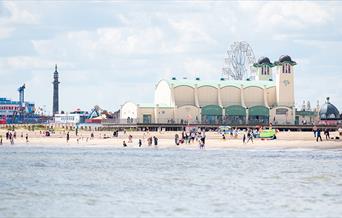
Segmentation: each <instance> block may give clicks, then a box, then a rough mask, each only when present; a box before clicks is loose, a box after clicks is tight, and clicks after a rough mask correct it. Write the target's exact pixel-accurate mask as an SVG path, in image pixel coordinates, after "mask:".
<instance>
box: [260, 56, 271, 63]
mask: <svg viewBox="0 0 342 218" xmlns="http://www.w3.org/2000/svg"><path fill="white" fill-rule="evenodd" d="M258 64H271V61H270V59H269V58H268V57H260V58H259V60H258Z"/></svg>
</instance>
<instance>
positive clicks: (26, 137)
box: [25, 133, 29, 143]
mask: <svg viewBox="0 0 342 218" xmlns="http://www.w3.org/2000/svg"><path fill="white" fill-rule="evenodd" d="M25 139H26V143H28V142H29V140H28V134H27V133H26V136H25Z"/></svg>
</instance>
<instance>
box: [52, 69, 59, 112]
mask: <svg viewBox="0 0 342 218" xmlns="http://www.w3.org/2000/svg"><path fill="white" fill-rule="evenodd" d="M59 83H60V82H59V81H58V71H57V64H56V66H55V72H54V73H53V82H52V84H53V106H52V113H53V115H55V114H58V112H59V105H58V104H59V100H58V86H59Z"/></svg>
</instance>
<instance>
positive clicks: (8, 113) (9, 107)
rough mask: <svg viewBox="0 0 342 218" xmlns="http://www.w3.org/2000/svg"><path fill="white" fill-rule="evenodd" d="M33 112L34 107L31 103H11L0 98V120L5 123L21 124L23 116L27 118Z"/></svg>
mask: <svg viewBox="0 0 342 218" xmlns="http://www.w3.org/2000/svg"><path fill="white" fill-rule="evenodd" d="M34 112H35V105H34V103H31V102H21V101H12V100H10V99H8V98H1V97H0V120H3V121H4V122H5V123H16V122H22V120H23V114H25V117H26V118H28V117H29V116H31V115H33V114H34Z"/></svg>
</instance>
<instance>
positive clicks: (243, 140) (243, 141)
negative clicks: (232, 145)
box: [242, 133, 246, 144]
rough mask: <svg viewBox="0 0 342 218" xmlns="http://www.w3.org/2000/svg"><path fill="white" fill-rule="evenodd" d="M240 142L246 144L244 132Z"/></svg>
mask: <svg viewBox="0 0 342 218" xmlns="http://www.w3.org/2000/svg"><path fill="white" fill-rule="evenodd" d="M242 143H243V144H246V133H243V136H242Z"/></svg>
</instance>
